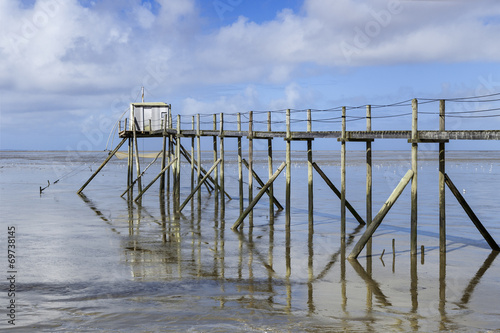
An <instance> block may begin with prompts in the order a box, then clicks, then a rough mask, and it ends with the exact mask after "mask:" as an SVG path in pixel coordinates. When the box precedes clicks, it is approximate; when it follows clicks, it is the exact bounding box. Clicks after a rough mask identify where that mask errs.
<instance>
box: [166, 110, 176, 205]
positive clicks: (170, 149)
mask: <svg viewBox="0 0 500 333" xmlns="http://www.w3.org/2000/svg"><path fill="white" fill-rule="evenodd" d="M167 126H168V128H169V129H172V112H169V113H168V125H167ZM173 153H174V141H173V136H172V134H169V136H168V158H167V161H168V163H170V160H171V159H172V154H173ZM172 169H173V170H175V169H176V165H175V164H174V165H173V166H172ZM172 174H174V172H172ZM169 193H170V169H168V170H167V194H169ZM169 202H170V201H169Z"/></svg>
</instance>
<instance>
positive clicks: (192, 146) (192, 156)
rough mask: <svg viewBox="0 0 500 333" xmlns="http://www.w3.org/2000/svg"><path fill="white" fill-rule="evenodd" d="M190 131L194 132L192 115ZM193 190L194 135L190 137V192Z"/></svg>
mask: <svg viewBox="0 0 500 333" xmlns="http://www.w3.org/2000/svg"><path fill="white" fill-rule="evenodd" d="M191 130H193V131H194V115H193V116H191ZM193 189H194V135H193V136H192V137H191V191H192V190H193Z"/></svg>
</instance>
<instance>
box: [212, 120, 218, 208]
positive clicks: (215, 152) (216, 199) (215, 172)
mask: <svg viewBox="0 0 500 333" xmlns="http://www.w3.org/2000/svg"><path fill="white" fill-rule="evenodd" d="M213 126H214V127H213V130H214V131H216V130H217V114H215V113H214V114H213ZM213 149H214V163H215V162H216V161H217V159H218V158H219V157H218V156H217V136H216V135H214V136H213ZM214 181H215V184H216V185H217V186H215V191H214V194H215V201H216V202H218V201H219V173H218V172H217V169H215V170H214Z"/></svg>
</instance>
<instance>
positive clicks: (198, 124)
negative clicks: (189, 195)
mask: <svg viewBox="0 0 500 333" xmlns="http://www.w3.org/2000/svg"><path fill="white" fill-rule="evenodd" d="M196 140H197V142H196V148H197V153H196V154H197V155H196V159H197V162H198V167H197V175H196V184H199V183H200V180H201V129H200V114H199V113H198V114H197V115H196ZM193 158H194V156H193ZM197 192H198V201H200V200H201V191H200V190H199V189H198V191H197Z"/></svg>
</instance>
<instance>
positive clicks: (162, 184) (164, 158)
mask: <svg viewBox="0 0 500 333" xmlns="http://www.w3.org/2000/svg"><path fill="white" fill-rule="evenodd" d="M162 125H163V126H162V129H163V147H162V154H163V155H162V157H161V168H162V170H163V169H164V168H165V165H166V164H167V135H166V134H165V130H166V129H167V115H165V119H163V123H162ZM164 193H165V173H164V172H163V173H162V174H161V178H160V195H161V196H163V195H164Z"/></svg>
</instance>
